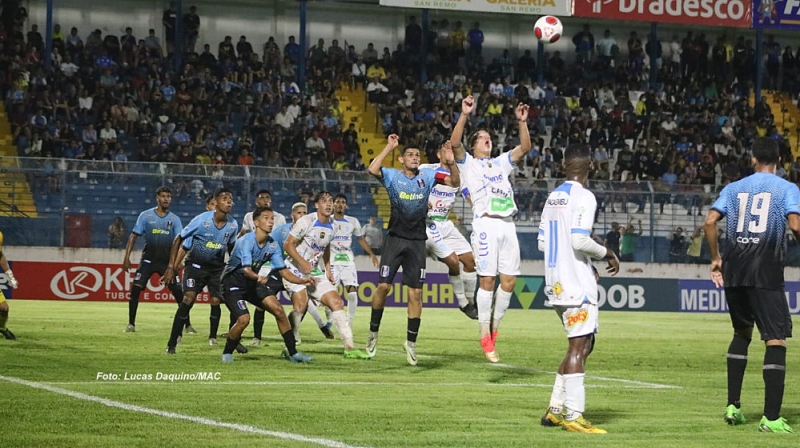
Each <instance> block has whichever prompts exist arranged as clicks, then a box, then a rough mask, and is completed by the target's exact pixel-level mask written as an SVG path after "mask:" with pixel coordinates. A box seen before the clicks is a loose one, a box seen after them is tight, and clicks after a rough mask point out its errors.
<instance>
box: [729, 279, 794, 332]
mask: <svg viewBox="0 0 800 448" xmlns="http://www.w3.org/2000/svg"><path fill="white" fill-rule="evenodd" d="M725 298H726V300H727V301H728V310H729V311H730V315H731V323H732V324H733V328H734V329H735V330H738V329H744V328H753V324H754V323H755V325H756V326H758V331H759V333H761V340H762V341H768V340H770V339H787V338H790V337H792V315H791V313H790V312H789V304H788V303H787V302H786V295H785V294H784V292H783V291H780V290H772V289H763V288H751V287H729V288H725Z"/></svg>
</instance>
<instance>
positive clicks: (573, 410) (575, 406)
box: [564, 373, 586, 421]
mask: <svg viewBox="0 0 800 448" xmlns="http://www.w3.org/2000/svg"><path fill="white" fill-rule="evenodd" d="M585 376H586V374H585V373H570V374H567V375H564V388H565V389H566V393H565V394H564V407H565V408H567V409H566V411H567V412H566V416H565V418H566V419H567V420H570V421H571V420H575V419H576V418H578V417H580V416H581V414H583V411H584V409H585V407H586V389H585V388H584V387H583V378H584V377H585Z"/></svg>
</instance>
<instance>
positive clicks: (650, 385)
mask: <svg viewBox="0 0 800 448" xmlns="http://www.w3.org/2000/svg"><path fill="white" fill-rule="evenodd" d="M490 365H492V366H495V367H500V368H504V369H515V370H528V371H530V372H536V373H546V374H548V375H555V374H556V373H558V372H547V371H544V370H539V369H536V368H533V367H521V366H515V365H511V364H502V363H499V364H490ZM586 378H590V379H594V380H599V381H613V382H616V383H623V384H635V385H637V386H642V387H644V388H648V389H683V388H682V387H681V386H672V385H669V384H659V383H648V382H645V381H636V380H626V379H623V378H608V377H605V376H594V375H586Z"/></svg>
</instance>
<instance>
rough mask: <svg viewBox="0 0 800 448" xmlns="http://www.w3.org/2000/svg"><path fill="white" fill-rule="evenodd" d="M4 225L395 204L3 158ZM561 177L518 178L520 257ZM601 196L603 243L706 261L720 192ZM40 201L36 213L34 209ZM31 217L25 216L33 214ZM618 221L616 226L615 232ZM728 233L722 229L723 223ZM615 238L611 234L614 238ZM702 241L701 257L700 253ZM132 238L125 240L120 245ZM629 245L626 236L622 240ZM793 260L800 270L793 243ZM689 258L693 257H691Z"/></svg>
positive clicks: (22, 229) (94, 237)
mask: <svg viewBox="0 0 800 448" xmlns="http://www.w3.org/2000/svg"><path fill="white" fill-rule="evenodd" d="M0 180H2V183H3V188H4V190H3V197H2V198H0V199H2V200H0V228H2V230H3V232H4V233H5V234H6V241H7V244H13V245H26V246H66V247H71V246H77V247H118V246H119V244H124V242H122V243H120V241H119V239H117V240H116V241H112V239H113V238H111V236H110V235H109V226H110V225H111V223H112V222H113V221H114V218H121V219H122V221H123V222H124V224H125V229H126V232H129V231H130V229H131V228H132V226H133V223H134V222H135V219H136V216H137V215H138V213H139V212H141V210H144V209H146V208H149V207H153V206H155V200H154V199H155V194H154V192H155V189H156V188H158V187H159V186H162V185H166V186H169V187H171V188H172V190H173V196H174V200H173V205H172V210H173V211H174V212H176V213H178V214H179V216H181V218H182V219H184V220H186V221H188V219H191V217H193V216H195V215H196V214H198V213H200V212H201V211H203V206H204V201H205V196H206V194H207V193H209V192H211V191H213V190H214V189H216V188H219V187H222V186H224V187H227V188H229V189H231V190H232V191H233V192H234V197H235V201H236V204H235V206H234V213H233V214H234V217H236V218H237V219H241V217H242V216H243V215H244V214H245V213H246V212H247V211H248V210H250V209H251V208H252V204H253V203H254V200H255V193H256V192H257V191H258V190H259V189H262V188H266V189H269V190H270V191H271V192H272V194H273V207H275V208H276V209H277V210H278V211H281V212H283V213H288V211H289V210H288V209H289V208H290V207H291V204H293V203H294V202H297V201H304V202H306V203H309V204H310V206H311V207H310V209H311V210H313V204H311V200H312V198H313V195H314V194H315V193H316V192H317V191H320V190H326V191H330V192H332V193H334V194H337V193H343V194H345V195H347V196H348V198H349V203H350V209H349V211H348V213H349V214H351V215H354V216H356V217H357V218H359V219H360V220H361V221H362V223H363V222H366V220H367V219H368V218H369V216H378V220H379V221H382V222H387V221H388V218H389V216H388V211H389V207H388V200H387V197H386V195H385V194H384V193H383V188H382V187H381V186H380V184H379V183H378V182H377V181H376V180H375V179H373V178H371V176H369V174H368V173H366V172H353V171H334V170H319V169H289V168H277V167H275V168H271V167H260V166H259V167H254V166H238V165H235V166H228V165H201V164H167V163H149V162H111V161H77V160H66V159H52V158H13V159H12V158H5V160H2V161H0ZM560 182H561V181H559V180H541V179H540V180H534V179H530V178H527V177H522V176H519V175H517V176H515V177H514V183H515V195H516V200H517V206H518V208H519V213H518V214H517V215H516V217H515V219H516V220H517V231H518V233H519V235H520V246H521V249H522V256H523V258H533V259H536V258H541V256H542V255H541V253H540V252H539V251H538V249H537V247H536V246H537V244H536V233H537V231H538V224H539V215H540V213H541V209H542V206H543V203H544V200H545V199H546V197H547V195H548V194H549V192H550V191H552V189H554V188H555V187H557V186H558V185H559V184H560ZM589 188H590V189H591V190H592V191H593V192H594V194H595V196H596V197H597V202H598V210H597V215H596V223H595V226H594V230H595V237H596V238H597V240H598V241H600V242H602V241H603V240H604V238H605V237H606V236H607V234H608V233H609V232H611V231H612V229H613V228H615V227H617V226H618V227H620V228H625V227H628V226H632V228H631V227H629V230H628V232H629V236H628V237H627V238H625V241H623V242H622V245H623V246H626V247H624V248H623V249H628V248H631V250H626V251H625V252H626V253H625V254H623V255H625V256H626V258H627V259H628V260H629V261H638V262H704V261H706V260H707V259H708V254H707V249H706V243H705V241H704V240H703V239H702V236H703V235H702V231H701V228H702V225H703V223H704V217H705V214H706V212H707V211H708V208H709V207H710V205H711V204H712V203H713V201H714V200H715V198H716V196H717V194H718V188H717V187H713V186H702V185H699V186H694V185H691V186H690V185H666V184H664V183H662V182H622V183H615V182H605V181H592V182H590V185H589ZM31 201H34V202H35V205H36V207H35V210H36V212H35V213H32V212H30V210H31V209H32V207H31V204H30V202H31ZM26 210H28V211H26ZM454 214H455V216H454V217H457V218H458V222H459V224H460V226H461V229H462V231H463V232H464V233H465V234H468V232H469V230H470V224H471V216H472V212H471V209H470V207H469V205H468V204H467V203H466V201H464V200H463V199H462V198H459V199H458V200H457V202H456V205H455V207H454ZM615 224H616V225H615ZM720 228H722V225H720ZM611 237H612V238H611V239H613V237H614V234H612V235H611ZM693 238H699V240H695V243H698V242H699V243H700V244H699V247H700V252H699V253H698V252H697V246H698V244H695V245H691V242H692V239H693ZM126 239H127V234H126V235H125V236H124V238H123V240H126ZM620 239H621V240H622V238H620ZM789 245H790V250H789V254H790V256H789V261H790V263H791V264H793V265H799V264H800V260H798V258H800V257H798V256H797V254H796V253H797V251H796V250H795V246H796V245H797V243H796V242H794V241H793V240H791V241H790V243H789ZM687 252H688V253H687Z"/></svg>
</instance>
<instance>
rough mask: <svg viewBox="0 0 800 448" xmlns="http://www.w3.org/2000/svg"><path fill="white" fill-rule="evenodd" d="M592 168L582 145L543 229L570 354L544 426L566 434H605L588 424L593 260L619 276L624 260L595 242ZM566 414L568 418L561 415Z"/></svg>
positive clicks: (569, 158) (550, 283)
mask: <svg viewBox="0 0 800 448" xmlns="http://www.w3.org/2000/svg"><path fill="white" fill-rule="evenodd" d="M591 167H592V152H591V150H590V149H589V147H588V146H586V145H582V144H574V145H570V146H569V147H568V148H567V150H566V151H565V152H564V168H565V171H566V173H567V181H566V182H564V183H563V184H561V186H559V187H558V188H556V189H555V190H554V191H553V192H552V193H550V195H549V196H548V197H547V201H545V205H544V210H543V211H542V221H541V222H540V223H539V237H538V242H539V250H541V251H542V252H544V259H545V290H544V291H545V294H546V295H547V298H548V299H549V300H550V305H552V306H553V309H554V310H555V311H556V313H557V314H558V316H559V319H560V320H561V323H562V324H563V325H564V329H565V330H566V332H567V339H568V340H569V348H568V349H567V354H566V356H564V359H563V360H562V361H561V365H560V366H559V367H558V374H557V375H556V381H555V384H554V385H553V394H552V395H551V397H550V406H549V407H548V409H547V412H546V413H545V415H544V417H542V425H544V426H563V427H564V429H566V430H567V431H573V432H585V433H593V434H604V433H605V432H606V431H605V430H602V429H600V428H597V427H595V426H594V425H592V424H591V423H590V422H589V421H587V420H586V419H584V418H583V411H584V407H585V403H586V390H585V388H584V386H583V378H584V376H585V373H584V372H585V367H586V358H587V357H588V356H589V354H590V353H592V349H593V348H594V341H595V333H597V323H598V322H597V314H598V313H597V279H598V278H599V276H598V274H597V271H596V270H595V269H594V267H593V266H592V259H593V258H595V259H606V260H608V268H607V271H608V272H609V273H610V274H611V275H616V274H617V272H618V271H619V260H618V259H617V256H616V254H615V253H614V251H612V250H611V249H608V248H605V247H603V246H601V245H600V244H597V243H596V242H595V241H594V240H593V239H592V237H591V233H592V225H593V224H594V214H595V211H596V210H597V201H596V200H595V198H594V194H592V192H591V191H589V190H587V189H585V188H584V187H583V186H584V184H586V181H587V179H588V178H589V171H590V170H591ZM562 414H563V415H562Z"/></svg>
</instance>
